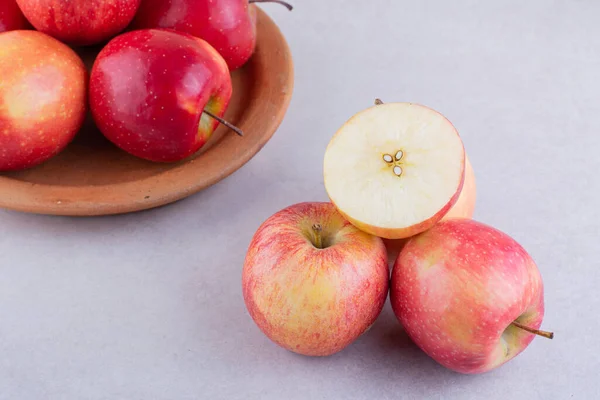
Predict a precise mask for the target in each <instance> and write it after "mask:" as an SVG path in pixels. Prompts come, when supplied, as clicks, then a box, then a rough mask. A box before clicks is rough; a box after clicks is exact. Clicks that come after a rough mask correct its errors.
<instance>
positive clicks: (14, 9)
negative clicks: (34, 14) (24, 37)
mask: <svg viewBox="0 0 600 400" xmlns="http://www.w3.org/2000/svg"><path fill="white" fill-rule="evenodd" d="M29 28H31V25H30V24H29V21H27V19H26V18H25V16H24V15H23V13H22V12H21V9H20V8H19V6H18V5H17V2H16V1H15V0H2V1H0V33H1V32H6V31H15V30H19V29H29Z"/></svg>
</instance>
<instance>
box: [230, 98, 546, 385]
mask: <svg viewBox="0 0 600 400" xmlns="http://www.w3.org/2000/svg"><path fill="white" fill-rule="evenodd" d="M323 166H324V183H325V188H326V191H327V193H328V195H329V198H330V202H304V203H299V204H295V205H292V206H290V207H287V208H285V209H283V210H281V211H279V212H277V213H276V214H274V215H273V216H271V217H270V218H268V219H267V220H266V221H265V222H264V223H263V224H262V225H261V226H260V227H259V228H258V230H257V232H256V233H255V235H254V237H253V238H252V241H251V243H250V246H249V249H248V252H247V255H246V259H245V263H244V267H243V273H242V289H243V297H244V301H245V304H246V307H247V309H248V311H249V314H250V316H251V317H252V319H253V320H254V322H255V323H256V324H257V325H258V327H259V328H260V330H261V331H262V332H263V333H264V334H265V335H266V336H267V337H268V338H270V339H271V340H272V341H273V342H275V343H277V344H278V345H280V346H282V347H283V348H285V349H288V350H290V351H293V352H296V353H299V354H303V355H307V356H327V355H332V354H334V353H337V352H339V351H342V350H343V349H344V348H346V347H347V346H349V345H350V344H351V343H352V342H354V341H355V340H356V339H357V338H358V337H359V336H361V335H362V334H363V333H364V332H365V331H366V330H367V329H368V328H369V327H370V326H371V325H372V324H373V323H374V322H375V321H376V319H377V318H378V317H379V316H380V314H381V311H382V308H383V306H384V303H385V302H386V300H387V297H388V294H389V295H390V300H391V305H392V308H393V311H394V313H395V315H396V317H397V319H398V320H399V322H400V323H401V324H402V326H403V327H404V329H405V330H406V332H407V334H408V335H409V337H410V338H411V339H412V340H413V341H414V343H415V344H416V345H417V346H418V347H420V348H421V349H422V350H423V351H424V352H425V353H426V354H427V355H429V356H430V357H431V358H433V359H434V360H436V361H437V362H438V363H440V364H441V365H443V366H445V367H447V368H449V369H452V370H454V371H457V372H461V373H482V372H486V371H489V370H492V369H494V368H496V367H499V366H500V365H503V364H505V363H506V362H508V361H509V360H511V359H513V358H514V357H515V356H517V355H518V354H520V353H521V352H522V351H523V350H524V349H525V348H526V347H527V346H528V345H529V344H530V343H531V341H532V340H533V338H534V337H535V335H536V334H537V335H540V336H544V337H548V338H552V337H553V334H552V333H549V332H544V331H541V330H539V328H540V326H541V323H542V319H543V317H544V290H543V283H542V278H541V275H540V271H539V270H538V268H537V266H536V264H535V262H534V261H533V259H532V258H531V256H530V255H529V254H528V253H527V252H526V251H525V249H524V248H523V247H521V246H520V245H519V244H518V243H517V242H516V241H515V240H514V239H512V238H511V237H509V236H508V235H507V234H505V233H503V232H501V231H499V230H497V229H495V228H493V227H491V226H488V225H486V224H483V223H481V222H477V221H475V220H473V219H472V216H473V211H474V207H475V197H476V187H475V176H474V173H473V169H472V168H471V165H470V163H469V159H468V157H467V155H466V153H465V148H464V145H463V142H462V139H461V137H460V136H459V134H458V132H457V131H456V129H455V128H454V126H453V125H452V124H451V123H450V121H449V120H448V119H447V118H445V117H444V116H443V115H441V114H440V113H439V112H436V111H435V110H432V109H431V108H429V107H425V106H422V105H418V104H413V103H386V104H384V103H383V102H382V101H381V100H377V101H376V104H375V106H373V107H370V108H368V109H366V110H364V111H362V112H360V113H358V114H357V115H355V116H353V117H352V118H351V119H350V120H348V121H347V122H346V123H345V124H344V125H343V126H342V127H341V128H340V129H339V130H338V132H336V134H335V135H334V136H333V138H332V139H331V141H330V143H329V145H328V147H327V149H326V151H325V159H324V163H323ZM386 246H387V249H386ZM394 251H396V253H397V256H394V258H393V259H392V260H389V257H390V256H389V254H394ZM388 261H393V263H389V262H388ZM390 264H393V268H392V270H391V271H390V270H389V265H390ZM390 275H391V279H390Z"/></svg>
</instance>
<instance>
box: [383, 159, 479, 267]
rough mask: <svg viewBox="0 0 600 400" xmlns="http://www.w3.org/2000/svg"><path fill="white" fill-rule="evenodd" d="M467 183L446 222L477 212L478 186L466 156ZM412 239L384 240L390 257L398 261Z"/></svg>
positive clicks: (446, 216) (445, 218)
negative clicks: (398, 257)
mask: <svg viewBox="0 0 600 400" xmlns="http://www.w3.org/2000/svg"><path fill="white" fill-rule="evenodd" d="M465 161H466V162H465V182H464V185H463V188H462V190H461V192H460V196H458V200H457V201H456V203H455V204H454V206H452V208H451V209H450V211H448V213H447V214H446V215H445V216H444V217H443V218H442V219H441V221H446V220H448V219H452V218H473V214H474V212H475V203H476V200H477V184H476V180H475V172H474V171H473V166H472V165H471V162H470V160H469V156H468V155H465ZM408 239H410V238H405V239H384V240H383V242H384V243H385V247H386V248H387V249H388V257H389V258H390V259H394V260H395V259H396V257H397V256H398V254H399V253H400V251H402V248H403V247H404V245H405V244H406V242H407V241H408Z"/></svg>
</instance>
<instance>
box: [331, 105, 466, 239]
mask: <svg viewBox="0 0 600 400" xmlns="http://www.w3.org/2000/svg"><path fill="white" fill-rule="evenodd" d="M464 175H465V151H464V146H463V143H462V140H461V138H460V136H459V134H458V132H457V131H456V129H455V128H454V127H453V126H452V124H451V123H450V122H449V121H448V120H447V119H446V118H445V117H444V116H442V115H441V114H440V113H438V112H436V111H434V110H432V109H431V108H428V107H425V106H422V105H418V104H412V103H387V104H379V105H376V106H374V107H371V108H369V109H367V110H364V111H362V112H360V113H358V114H357V115H355V116H354V117H353V118H351V119H350V120H349V121H347V122H346V123H345V124H344V125H343V126H342V127H341V128H340V129H339V130H338V132H337V133H336V134H335V135H334V137H333V138H332V140H331V141H330V143H329V145H328V147H327V150H326V152H325V160H324V182H325V189H326V190H327V193H328V195H329V198H330V199H331V201H332V202H333V203H334V204H335V205H336V207H337V208H338V210H339V211H340V212H341V213H342V214H343V215H344V217H345V218H347V219H348V220H349V221H350V222H352V223H353V224H354V225H355V226H356V227H358V228H359V229H361V230H363V231H365V232H368V233H370V234H373V235H376V236H379V237H382V238H386V239H404V238H408V237H410V236H413V235H416V234H418V233H420V232H423V231H425V230H427V229H429V228H431V227H432V226H433V225H435V224H436V223H437V222H439V221H440V220H441V219H442V218H443V217H444V216H445V215H446V214H447V213H448V211H449V210H450V209H451V208H452V207H453V206H454V204H455V203H456V202H457V200H458V197H459V196H460V193H461V191H462V187H463V183H464Z"/></svg>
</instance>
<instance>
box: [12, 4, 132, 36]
mask: <svg viewBox="0 0 600 400" xmlns="http://www.w3.org/2000/svg"><path fill="white" fill-rule="evenodd" d="M3 1H4V0H3ZM17 3H18V4H19V6H20V7H21V10H23V14H25V16H26V17H27V19H29V21H30V22H31V23H32V24H33V26H34V27H35V28H36V29H37V30H38V31H41V32H44V33H47V34H48V35H50V36H53V37H55V38H56V39H58V40H60V41H62V42H65V43H68V44H71V45H77V46H85V45H92V44H97V43H100V42H104V41H106V40H109V39H110V38H112V37H113V36H115V35H117V34H118V33H119V32H121V31H123V30H124V29H125V28H126V27H127V25H128V24H129V23H130V22H131V20H132V19H133V17H134V16H135V13H136V11H137V9H138V7H139V5H140V0H69V1H65V0H17Z"/></svg>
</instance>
